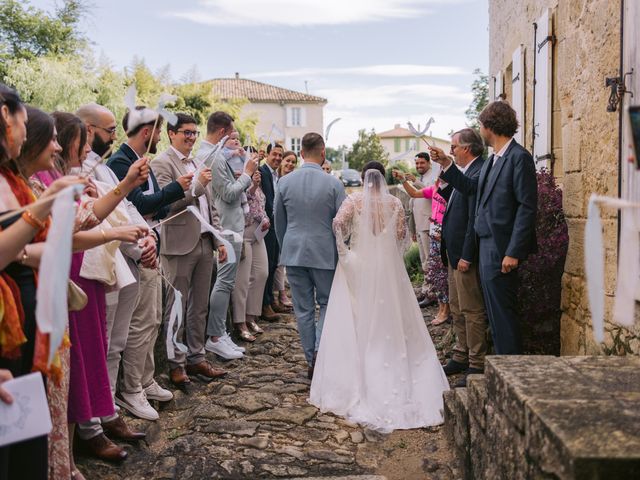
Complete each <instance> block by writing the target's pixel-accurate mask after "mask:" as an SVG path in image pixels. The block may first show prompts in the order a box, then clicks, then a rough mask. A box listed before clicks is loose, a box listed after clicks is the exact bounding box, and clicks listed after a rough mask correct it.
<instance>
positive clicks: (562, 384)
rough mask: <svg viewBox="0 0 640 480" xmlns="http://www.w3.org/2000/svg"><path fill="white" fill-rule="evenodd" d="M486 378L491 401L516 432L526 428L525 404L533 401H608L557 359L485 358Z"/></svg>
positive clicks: (535, 357)
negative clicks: (562, 399)
mask: <svg viewBox="0 0 640 480" xmlns="http://www.w3.org/2000/svg"><path fill="white" fill-rule="evenodd" d="M485 377H486V379H487V394H488V396H489V399H490V401H492V402H494V403H495V404H496V405H498V406H499V408H500V409H501V410H502V412H503V413H504V414H505V416H506V417H507V418H509V420H510V421H511V422H513V424H514V425H515V427H516V429H517V430H518V431H519V432H523V431H524V428H525V416H524V405H525V403H526V402H527V401H529V400H531V399H532V398H536V399H561V398H567V396H568V395H569V396H570V397H569V398H608V392H605V391H601V392H592V390H593V384H592V383H591V382H589V381H588V379H587V378H586V377H584V376H582V375H579V374H578V372H577V371H576V370H575V369H574V368H572V367H571V366H570V365H569V364H568V363H567V362H566V361H565V360H564V359H563V358H560V357H553V356H524V355H522V356H520V355H502V356H488V357H487V358H486V363H485ZM567 379H570V383H571V389H570V391H567ZM487 420H488V418H487Z"/></svg>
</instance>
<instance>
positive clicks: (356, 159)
mask: <svg viewBox="0 0 640 480" xmlns="http://www.w3.org/2000/svg"><path fill="white" fill-rule="evenodd" d="M373 160H375V161H377V162H380V163H382V164H383V165H386V164H387V162H388V161H389V155H388V154H387V152H385V150H384V148H383V147H382V144H381V143H380V138H378V135H376V132H375V130H373V129H371V130H370V131H369V132H367V131H366V130H364V129H363V130H359V131H358V140H356V141H355V142H354V144H353V146H352V147H351V151H350V152H348V153H347V161H348V162H349V167H350V168H353V169H356V170H362V167H363V166H364V164H365V163H367V162H370V161H373Z"/></svg>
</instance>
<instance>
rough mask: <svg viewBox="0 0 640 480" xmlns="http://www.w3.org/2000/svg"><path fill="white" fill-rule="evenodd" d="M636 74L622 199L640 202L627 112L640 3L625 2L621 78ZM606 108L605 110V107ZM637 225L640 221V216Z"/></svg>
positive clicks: (638, 99)
mask: <svg viewBox="0 0 640 480" xmlns="http://www.w3.org/2000/svg"><path fill="white" fill-rule="evenodd" d="M628 72H633V73H632V74H631V75H627V76H626V78H625V86H626V89H627V90H629V91H631V92H633V97H632V96H631V94H630V93H626V94H624V96H623V100H622V111H621V115H622V131H621V132H620V135H621V136H622V143H621V151H620V162H622V168H621V172H622V191H621V192H620V194H621V196H622V198H625V199H627V200H631V201H635V202H640V171H639V170H638V169H637V168H636V166H635V164H634V163H631V162H629V161H628V159H629V156H630V154H631V153H632V151H631V149H630V148H629V145H631V144H632V140H631V125H630V123H629V113H628V111H627V109H628V108H629V106H630V105H638V104H640V2H638V1H637V0H625V2H624V11H623V38H622V75H624V74H625V73H628ZM603 108H604V107H603ZM637 221H640V214H638V217H637ZM635 297H636V300H638V301H640V281H639V282H638V283H637V287H636V292H635Z"/></svg>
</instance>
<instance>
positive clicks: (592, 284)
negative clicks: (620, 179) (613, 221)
mask: <svg viewBox="0 0 640 480" xmlns="http://www.w3.org/2000/svg"><path fill="white" fill-rule="evenodd" d="M599 205H603V206H606V207H610V208H615V209H619V210H621V229H620V250H619V258H618V276H617V285H616V296H615V302H614V306H613V321H614V322H616V323H618V324H619V325H624V326H628V327H629V326H633V323H634V314H635V312H634V310H635V299H636V292H637V289H638V283H639V280H640V228H639V226H638V222H637V213H636V212H635V211H634V210H636V209H640V204H638V203H634V202H630V201H628V200H623V199H621V198H611V197H604V196H600V195H591V198H590V199H589V208H588V213H587V223H586V225H585V245H584V250H585V271H586V274H587V290H588V294H589V304H590V307H591V322H592V325H593V336H594V338H595V340H596V341H597V342H603V341H604V247H603V240H602V223H601V220H600V207H599Z"/></svg>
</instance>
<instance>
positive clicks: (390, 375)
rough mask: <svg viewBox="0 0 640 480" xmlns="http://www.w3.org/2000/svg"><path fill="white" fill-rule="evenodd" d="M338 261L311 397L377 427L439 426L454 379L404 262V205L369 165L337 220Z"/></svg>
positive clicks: (317, 403)
mask: <svg viewBox="0 0 640 480" xmlns="http://www.w3.org/2000/svg"><path fill="white" fill-rule="evenodd" d="M333 229H334V231H335V234H336V242H337V245H338V252H339V261H338V266H337V269H336V273H335V277H334V280H333V285H332V287H331V295H330V297H329V303H328V306H327V313H326V317H325V322H324V327H323V331H322V337H321V339H320V347H319V350H318V356H317V359H316V364H315V371H314V375H313V380H312V383H311V394H310V398H309V401H310V403H311V404H313V405H315V406H317V407H318V408H319V409H320V410H321V411H323V412H327V411H328V412H333V413H335V414H337V415H340V416H342V417H345V418H346V419H347V420H349V421H352V422H356V423H360V424H362V425H366V426H368V427H370V428H374V429H376V430H379V431H384V432H389V431H391V430H396V429H407V428H418V427H425V426H431V425H438V424H440V423H442V421H443V400H442V393H443V392H444V391H445V390H448V389H449V383H448V382H447V378H446V376H445V374H444V372H443V370H442V367H441V366H440V362H439V360H438V357H437V354H436V350H435V348H434V346H433V342H432V341H431V337H430V336H429V332H428V331H427V328H426V326H425V322H424V319H423V318H422V313H421V312H420V308H419V306H418V302H417V300H416V297H415V295H414V292H413V288H412V285H411V282H410V280H409V277H408V275H407V272H406V270H405V267H404V262H403V257H402V254H403V252H404V249H405V247H406V246H407V245H408V244H409V243H410V240H409V238H408V233H407V231H406V225H405V218H404V209H403V208H402V204H401V203H400V201H399V200H398V199H397V198H395V197H394V196H392V195H390V194H389V193H388V191H387V187H386V183H385V181H384V177H383V176H382V174H381V173H380V172H378V171H377V170H368V171H367V172H366V176H365V182H364V192H362V193H354V194H351V195H350V196H349V197H347V199H346V200H345V201H344V202H343V203H342V206H341V207H340V210H339V211H338V214H337V215H336V217H335V219H334V221H333Z"/></svg>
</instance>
